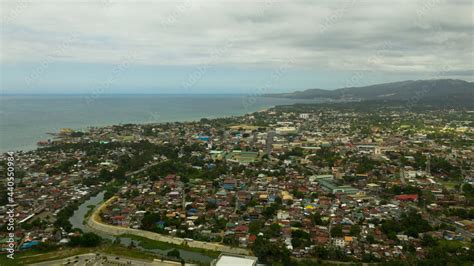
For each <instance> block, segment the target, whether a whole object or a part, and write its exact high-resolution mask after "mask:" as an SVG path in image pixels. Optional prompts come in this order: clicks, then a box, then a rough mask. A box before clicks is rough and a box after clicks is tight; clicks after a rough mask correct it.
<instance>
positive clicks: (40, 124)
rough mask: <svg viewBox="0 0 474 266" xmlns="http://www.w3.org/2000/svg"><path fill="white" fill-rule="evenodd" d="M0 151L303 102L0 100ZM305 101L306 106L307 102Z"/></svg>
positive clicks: (42, 97)
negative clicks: (87, 132)
mask: <svg viewBox="0 0 474 266" xmlns="http://www.w3.org/2000/svg"><path fill="white" fill-rule="evenodd" d="M0 97H1V101H0V151H1V152H5V151H9V150H32V149H35V148H36V142H37V141H39V140H46V139H48V138H51V136H49V135H47V134H46V133H47V132H58V131H59V129H61V128H73V129H77V130H80V129H86V128H87V127H90V126H106V125H114V124H124V123H156V122H170V121H190V120H198V119H201V118H203V117H207V118H216V117H225V116H233V115H242V114H245V113H249V112H254V111H258V110H262V109H264V108H269V107H272V106H275V105H279V104H291V103H296V102H302V100H290V99H276V98H262V97H257V98H251V97H249V96H245V95H100V96H97V97H95V98H90V97H88V96H87V95H21V96H20V95H8V96H0ZM306 102H308V101H306Z"/></svg>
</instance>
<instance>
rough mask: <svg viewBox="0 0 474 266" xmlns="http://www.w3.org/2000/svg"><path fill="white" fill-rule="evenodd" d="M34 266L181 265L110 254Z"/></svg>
mask: <svg viewBox="0 0 474 266" xmlns="http://www.w3.org/2000/svg"><path fill="white" fill-rule="evenodd" d="M32 265H35V266H52V265H74V266H102V265H124V266H125V265H138V266H176V265H181V263H179V262H174V261H158V260H155V261H146V260H140V259H133V258H127V257H123V256H115V255H110V254H92V253H88V254H81V255H77V256H73V257H69V258H64V259H59V260H53V261H46V262H39V263H35V264H32Z"/></svg>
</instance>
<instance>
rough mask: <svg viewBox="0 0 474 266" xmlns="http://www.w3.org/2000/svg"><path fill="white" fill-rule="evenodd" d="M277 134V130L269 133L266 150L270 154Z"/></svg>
mask: <svg viewBox="0 0 474 266" xmlns="http://www.w3.org/2000/svg"><path fill="white" fill-rule="evenodd" d="M275 135H276V132H275V131H268V133H267V143H266V145H267V147H266V148H267V149H266V152H267V154H268V155H270V153H271V152H272V145H273V137H275Z"/></svg>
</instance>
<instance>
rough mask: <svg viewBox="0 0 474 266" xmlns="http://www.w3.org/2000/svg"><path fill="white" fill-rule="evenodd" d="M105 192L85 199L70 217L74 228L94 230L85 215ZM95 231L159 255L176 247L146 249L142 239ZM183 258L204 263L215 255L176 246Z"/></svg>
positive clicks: (99, 201)
mask: <svg viewBox="0 0 474 266" xmlns="http://www.w3.org/2000/svg"><path fill="white" fill-rule="evenodd" d="M104 194H105V192H100V193H99V194H97V195H96V196H92V197H90V198H89V199H88V200H86V201H84V202H83V203H82V204H81V205H80V206H79V208H78V209H77V210H76V211H75V212H74V214H73V215H72V217H71V218H70V219H69V222H70V223H71V224H72V228H79V229H81V230H82V231H83V232H86V233H87V232H92V230H91V229H90V228H89V227H88V226H87V225H86V224H85V223H84V217H85V216H86V215H87V214H88V212H89V213H90V208H91V206H92V205H93V206H98V205H99V204H101V203H102V202H103V201H104ZM94 233H96V234H98V235H99V236H101V237H102V238H104V239H108V240H110V241H112V242H113V241H116V240H118V241H119V242H120V244H121V245H123V246H127V247H128V246H130V245H131V244H132V242H133V246H135V249H138V250H141V251H144V252H151V253H154V254H157V255H161V256H166V255H167V254H168V252H169V251H171V250H173V249H174V248H170V249H155V248H153V249H146V248H143V247H142V246H141V240H139V239H132V238H130V237H123V236H119V237H116V236H112V235H108V234H104V233H102V232H95V231H94ZM176 249H177V250H178V251H179V253H180V256H181V258H182V259H184V260H186V261H193V262H199V263H204V264H210V263H211V261H212V260H214V258H213V257H210V256H207V255H204V254H201V253H199V252H195V251H189V250H184V249H180V248H176Z"/></svg>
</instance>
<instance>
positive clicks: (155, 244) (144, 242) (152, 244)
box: [120, 234, 220, 258]
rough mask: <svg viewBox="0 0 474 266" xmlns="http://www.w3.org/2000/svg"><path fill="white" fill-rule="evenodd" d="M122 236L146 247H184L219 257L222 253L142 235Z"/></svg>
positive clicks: (184, 248)
mask: <svg viewBox="0 0 474 266" xmlns="http://www.w3.org/2000/svg"><path fill="white" fill-rule="evenodd" d="M120 237H127V238H130V239H133V240H136V241H140V244H139V245H140V247H142V248H144V249H160V250H168V249H173V248H176V249H183V250H188V251H193V252H198V253H201V254H204V255H206V256H209V257H213V258H217V257H218V256H219V254H220V252H219V251H211V250H205V249H199V248H192V247H189V246H186V245H175V244H170V243H165V242H160V241H156V240H151V239H148V238H144V237H140V236H135V235H129V234H125V235H120Z"/></svg>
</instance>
